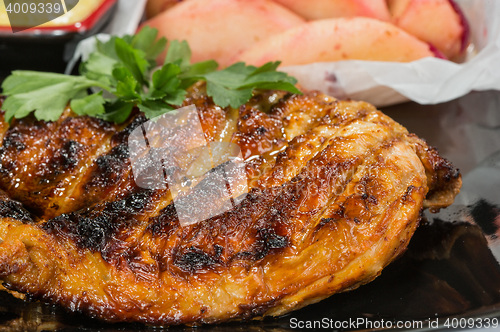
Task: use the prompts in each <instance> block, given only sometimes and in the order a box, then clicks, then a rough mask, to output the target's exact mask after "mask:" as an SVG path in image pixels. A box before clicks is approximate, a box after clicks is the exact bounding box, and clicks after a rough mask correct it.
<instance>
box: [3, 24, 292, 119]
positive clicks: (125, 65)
mask: <svg viewBox="0 0 500 332" xmlns="http://www.w3.org/2000/svg"><path fill="white" fill-rule="evenodd" d="M166 45H167V40H166V39H165V38H158V31H157V30H156V29H153V28H149V27H144V28H143V29H141V31H139V32H138V33H137V34H136V35H134V36H124V37H111V38H110V39H109V40H108V41H107V42H101V41H97V43H96V49H95V51H94V52H93V53H92V54H90V56H89V58H88V60H87V61H85V62H84V63H82V64H81V66H80V75H78V76H70V75H62V74H55V73H43V72H35V71H14V72H13V73H12V74H11V76H9V77H7V78H6V79H5V81H4V82H3V84H2V90H3V92H2V93H3V94H4V95H5V96H6V97H7V98H6V99H5V101H4V103H3V105H2V108H3V109H4V110H5V119H6V120H7V121H9V122H10V121H11V120H12V119H13V118H17V119H20V118H23V117H25V116H28V115H29V114H31V113H32V112H34V115H35V117H36V118H37V119H38V120H45V121H56V120H57V119H59V117H60V116H61V115H62V113H63V112H64V109H65V108H66V107H67V106H68V104H69V105H70V107H71V109H72V110H73V111H74V112H75V113H76V114H78V115H88V116H93V117H99V118H102V119H104V120H106V121H113V122H116V123H121V122H123V121H125V120H126V119H127V118H128V117H129V116H130V114H131V112H132V109H133V107H134V106H137V107H138V108H139V109H140V110H141V111H142V112H144V114H145V115H146V117H147V118H153V117H156V116H159V115H161V114H163V113H165V112H169V111H171V110H173V109H175V108H176V107H178V106H180V105H182V103H183V102H184V99H185V97H186V94H187V89H188V88H189V87H190V86H191V85H193V84H194V83H195V82H197V81H200V80H202V81H206V90H207V94H208V96H210V97H212V99H213V101H214V102H215V103H216V104H218V105H219V106H221V107H233V108H237V107H239V106H241V105H242V104H244V103H246V102H247V101H248V100H249V99H250V98H251V97H252V95H253V93H254V91H255V90H259V89H279V90H285V91H289V92H292V93H300V91H299V90H298V89H297V88H296V87H295V83H296V80H295V79H294V78H292V77H290V76H288V75H287V74H286V73H282V72H278V71H277V68H278V66H279V62H270V63H267V64H265V65H263V66H260V67H254V66H247V65H245V64H244V63H241V62H240V63H236V64H234V65H232V66H229V67H227V68H225V69H222V70H218V64H217V62H215V61H213V60H208V61H202V62H197V63H193V64H192V63H191V50H190V49H189V45H188V44H187V42H186V41H176V40H173V41H170V43H169V47H168V52H167V53H166V57H165V62H164V64H163V65H162V66H161V67H160V68H157V67H156V58H157V57H158V56H159V55H160V54H161V53H163V52H164V50H165V47H166ZM89 93H90V94H89Z"/></svg>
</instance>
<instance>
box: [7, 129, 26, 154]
mask: <svg viewBox="0 0 500 332" xmlns="http://www.w3.org/2000/svg"><path fill="white" fill-rule="evenodd" d="M3 147H5V148H6V149H15V150H17V151H22V150H24V149H26V145H25V144H24V143H23V136H22V134H21V133H19V132H16V131H10V130H9V131H8V132H7V135H6V136H5V138H4V139H3Z"/></svg>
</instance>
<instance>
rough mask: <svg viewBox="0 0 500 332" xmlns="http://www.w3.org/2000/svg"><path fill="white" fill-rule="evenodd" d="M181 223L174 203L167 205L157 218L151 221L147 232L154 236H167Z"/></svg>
mask: <svg viewBox="0 0 500 332" xmlns="http://www.w3.org/2000/svg"><path fill="white" fill-rule="evenodd" d="M178 223H179V217H178V216H177V211H176V210H175V206H174V204H173V203H170V204H169V205H167V206H166V207H165V208H164V209H163V210H161V212H160V214H159V215H158V216H157V217H154V218H152V219H151V223H150V224H149V226H148V228H147V230H148V231H149V232H151V235H153V236H160V235H163V234H167V233H168V231H169V230H171V229H172V227H173V226H174V225H176V224H178Z"/></svg>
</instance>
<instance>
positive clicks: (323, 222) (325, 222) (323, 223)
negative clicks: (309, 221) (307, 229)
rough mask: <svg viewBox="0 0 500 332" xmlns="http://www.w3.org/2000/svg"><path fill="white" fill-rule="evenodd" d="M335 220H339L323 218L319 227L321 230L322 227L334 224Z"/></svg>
mask: <svg viewBox="0 0 500 332" xmlns="http://www.w3.org/2000/svg"><path fill="white" fill-rule="evenodd" d="M335 220H337V219H333V218H321V220H320V221H319V224H318V227H319V228H321V227H323V226H325V225H326V224H329V223H331V222H334V221H335Z"/></svg>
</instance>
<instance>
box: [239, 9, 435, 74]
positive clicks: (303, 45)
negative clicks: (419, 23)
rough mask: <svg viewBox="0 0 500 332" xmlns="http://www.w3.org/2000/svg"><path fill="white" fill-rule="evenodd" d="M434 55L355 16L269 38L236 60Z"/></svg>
mask: <svg viewBox="0 0 500 332" xmlns="http://www.w3.org/2000/svg"><path fill="white" fill-rule="evenodd" d="M430 56H434V53H433V52H432V51H431V49H430V47H429V45H428V44H427V43H424V42H422V41H420V40H419V39H417V38H416V37H414V36H412V35H410V34H408V33H407V32H405V31H403V30H402V29H400V28H398V27H396V26H394V25H393V24H390V23H386V22H382V21H379V20H376V19H371V18H364V17H355V18H336V19H326V20H318V21H311V22H309V23H306V24H304V25H301V26H299V27H296V28H293V29H290V30H287V31H285V32H282V33H279V34H276V35H273V36H271V37H269V38H267V39H266V40H263V41H261V42H259V43H257V44H255V45H254V46H252V47H251V48H249V49H248V50H246V51H244V52H242V53H241V54H240V55H239V56H238V57H237V59H236V60H239V61H245V62H247V63H251V64H254V65H262V64H263V63H266V62H268V61H274V60H281V61H282V65H283V66H288V65H300V64H307V63H312V62H324V61H340V60H374V61H397V62H409V61H413V60H417V59H420V58H424V57H430Z"/></svg>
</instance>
